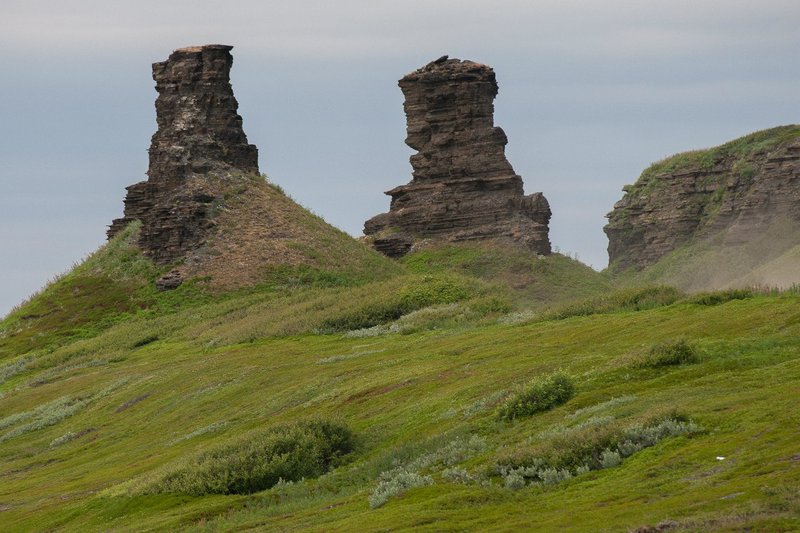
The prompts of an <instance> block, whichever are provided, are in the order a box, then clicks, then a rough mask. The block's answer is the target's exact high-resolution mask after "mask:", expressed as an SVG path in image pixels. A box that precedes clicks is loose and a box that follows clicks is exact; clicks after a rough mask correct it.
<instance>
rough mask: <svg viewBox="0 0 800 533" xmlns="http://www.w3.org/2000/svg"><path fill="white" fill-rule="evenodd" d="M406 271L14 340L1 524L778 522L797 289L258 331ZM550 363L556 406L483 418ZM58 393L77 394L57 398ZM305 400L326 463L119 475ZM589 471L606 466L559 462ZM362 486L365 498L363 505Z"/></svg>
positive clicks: (701, 525) (792, 450)
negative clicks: (561, 398)
mask: <svg viewBox="0 0 800 533" xmlns="http://www.w3.org/2000/svg"><path fill="white" fill-rule="evenodd" d="M425 275H434V274H408V275H406V276H405V277H400V278H398V279H397V280H388V281H383V282H380V283H379V284H377V285H375V284H367V285H360V286H342V285H341V284H338V283H333V284H330V283H328V282H323V283H321V284H320V283H316V282H315V283H311V286H308V287H305V288H296V287H288V288H287V287H273V288H271V289H269V290H265V291H264V292H263V293H262V292H253V293H248V294H243V295H240V296H239V297H237V298H235V299H225V300H224V301H221V302H208V303H201V304H196V305H194V306H190V307H188V308H185V309H183V310H177V311H175V312H172V313H169V314H167V315H164V316H156V315H147V314H144V315H139V316H129V317H128V318H127V319H125V320H121V321H119V322H116V323H114V324H111V325H109V326H108V327H106V328H105V329H103V330H102V331H100V332H99V333H98V334H97V335H95V336H94V337H91V338H88V337H84V338H70V339H69V340H68V341H66V342H65V343H63V344H61V345H57V346H52V347H51V349H50V350H46V351H34V352H31V353H32V354H34V357H33V359H32V360H31V361H28V362H25V363H22V364H20V361H21V359H19V356H17V357H16V358H12V359H10V360H9V361H10V362H13V363H14V364H17V365H18V366H17V367H16V369H15V370H14V372H11V375H10V377H9V378H8V379H7V380H6V382H5V383H3V384H2V385H0V393H1V394H3V398H2V404H1V405H2V411H0V419H1V420H9V418H10V422H8V423H7V424H8V425H7V426H6V428H5V429H3V430H2V433H3V434H7V432H9V431H13V430H14V428H21V427H25V426H26V425H28V424H31V423H32V422H34V421H36V420H40V419H41V420H46V421H47V423H41V424H37V425H36V426H30V427H29V428H28V429H26V430H25V431H20V432H18V434H15V435H13V436H12V437H9V438H7V439H6V440H5V441H4V442H3V443H2V446H0V464H2V471H3V473H4V483H3V484H2V487H0V503H1V504H2V505H3V508H4V509H5V510H4V511H2V518H3V523H4V527H5V528H6V529H8V530H12V531H13V530H47V529H56V528H58V529H64V530H81V531H87V530H88V531H93V530H108V529H115V530H120V531H126V530H137V531H138V530H165V529H170V530H180V529H187V530H195V529H207V530H210V531H216V530H230V529H248V528H262V529H263V528H266V529H271V528H275V529H299V530H303V529H315V530H319V529H327V530H348V529H349V530H368V531H369V530H385V529H423V530H426V529H427V530H441V529H458V530H463V529H468V530H478V529H487V528H496V527H497V526H498V524H502V528H503V529H508V530H519V529H532V528H539V529H557V528H563V527H572V528H574V529H576V530H586V531H592V530H596V525H597V524H598V523H602V524H604V525H605V527H607V528H608V529H609V530H628V529H632V528H635V527H637V526H640V525H645V524H650V525H653V524H656V523H658V522H661V521H664V520H674V521H676V522H677V523H678V524H679V526H680V527H683V528H685V529H689V530H698V529H699V530H704V529H705V530H707V529H725V528H728V529H742V528H746V527H749V528H752V529H760V530H765V529H766V530H777V531H780V530H787V531H788V530H792V529H796V528H797V527H798V526H800V524H798V521H797V516H798V514H797V511H798V507H799V506H800V494H798V487H800V473H799V471H798V470H797V468H795V467H794V466H793V465H794V464H795V462H796V459H793V457H795V456H796V454H797V449H796V437H797V435H796V427H797V425H798V423H800V419H798V415H797V412H796V409H795V408H794V398H795V397H796V393H797V390H796V389H797V382H798V380H799V379H800V340H798V339H800V314H799V313H798V309H799V308H800V305H799V304H800V296H798V295H796V294H794V293H785V294H777V293H776V294H760V293H755V294H753V295H752V296H750V297H748V298H745V299H736V298H733V299H726V298H719V299H720V300H725V301H719V302H716V301H715V305H703V304H702V303H701V302H685V301H680V300H678V301H675V302H673V303H666V302H665V301H659V302H658V305H644V306H637V305H632V306H630V307H627V308H619V309H616V310H613V311H609V312H599V313H592V314H588V315H585V316H571V317H564V318H560V319H558V320H555V319H542V320H538V321H533V322H527V323H520V324H511V325H504V324H498V323H493V322H492V321H488V322H478V323H473V324H472V325H470V326H469V327H464V326H459V327H445V328H442V329H438V330H432V331H431V330H423V331H418V332H410V333H407V334H405V335H378V336H375V337H368V338H358V337H347V336H342V335H318V334H314V333H313V332H312V330H313V327H311V328H308V327H303V328H299V329H297V330H292V331H296V333H292V334H291V335H289V336H284V335H283V334H281V333H280V332H279V330H280V328H279V327H278V328H276V329H271V328H273V327H274V325H273V324H272V322H271V321H272V320H278V319H279V318H280V317H279V315H280V312H281V310H283V312H284V313H288V314H295V315H296V316H295V318H293V319H292V320H299V319H298V318H297V317H299V316H302V315H304V314H311V315H314V314H315V313H317V314H316V315H314V316H316V317H317V319H319V318H321V317H323V316H326V315H325V313H326V311H325V309H328V308H329V307H330V306H332V307H333V308H334V310H340V309H343V308H345V307H346V306H348V305H350V303H349V302H342V300H344V299H346V297H345V295H348V294H349V295H360V296H357V297H356V296H351V298H353V299H357V298H361V297H367V296H369V297H374V298H375V299H376V301H377V300H378V299H380V298H381V297H387V295H392V294H394V295H397V294H404V292H403V291H404V290H407V288H408V287H409V286H411V285H409V283H411V280H414V279H418V278H417V277H415V276H425ZM434 276H435V277H436V279H451V278H448V277H447V276H448V275H447V274H446V273H444V272H442V273H440V274H439V275H438V277H437V275H434ZM442 276H443V277H442ZM419 279H421V278H419ZM458 279H461V278H458ZM466 279H469V278H466ZM473 279H476V278H473ZM477 287H478V290H483V289H481V287H482V286H477ZM354 291H355V292H354ZM359 291H363V292H359ZM445 293H446V291H445ZM423 294H424V291H423ZM431 301H436V300H435V299H434V300H431ZM620 301H623V300H622V299H621V300H620ZM626 301H627V300H626ZM461 304H462V303H461V301H456V302H453V303H451V304H447V305H461ZM358 305H361V304H360V303H353V306H354V308H356V307H358ZM341 306H345V307H341ZM317 307H319V308H321V310H320V309H317ZM293 309H295V310H293ZM273 310H274V311H273ZM273 313H274V314H273ZM253 316H257V317H260V318H259V320H263V323H262V324H261V329H258V328H256V329H253V330H248V328H244V329H242V328H243V326H242V324H243V323H249V322H248V321H251V320H253V318H252V317H253ZM267 318H269V320H267ZM313 322H314V321H313V320H310V321H309V322H304V324H312V323H313ZM250 326H252V323H250ZM250 326H248V327H250ZM230 328H232V329H233V330H234V331H233V332H231V331H230ZM244 331H259V333H258V334H249V335H243V332H244ZM237 332H238V333H237ZM270 332H271V333H270ZM226 334H227V336H226ZM679 337H684V338H686V339H687V342H690V343H692V344H693V345H695V346H697V347H698V349H701V350H702V353H703V357H702V358H700V359H699V360H698V361H697V362H696V363H694V364H691V365H677V366H670V367H669V368H663V367H660V368H649V367H644V368H642V367H638V366H632V365H631V364H630V362H631V360H632V357H635V354H638V353H642V352H643V351H647V350H648V349H649V347H651V346H653V345H655V344H657V343H659V342H662V341H663V340H664V339H669V338H679ZM212 341H213V342H212ZM558 370H563V371H564V372H567V373H569V375H571V376H573V378H572V379H573V380H574V383H575V394H574V396H573V397H572V398H571V399H570V400H569V402H567V403H562V404H560V405H555V406H554V407H553V408H552V409H550V410H547V411H542V412H538V413H536V414H533V415H532V416H527V417H523V418H517V419H515V420H514V422H505V421H501V420H498V419H497V415H496V412H497V411H496V410H497V408H498V406H499V405H500V404H501V403H502V402H503V400H504V398H506V397H508V394H510V392H511V390H512V389H513V387H514V384H515V383H522V382H527V381H530V380H532V379H535V378H537V377H539V376H546V375H549V374H552V373H553V372H556V371H558ZM16 372H19V373H16ZM73 399H80V400H78V401H80V402H82V403H81V404H80V408H79V409H74V412H73V410H72V409H71V407H70V406H74V405H78V404H75V403H71V402H72V401H73ZM67 411H70V412H69V413H68V416H63V417H62V416H61V415H60V414H59V413H62V412H64V413H66V412H67ZM676 411H677V412H678V413H680V415H679V416H680V417H684V418H679V419H678V420H687V419H691V421H692V422H693V423H694V424H696V425H697V426H701V427H702V428H705V431H704V432H701V433H692V434H681V433H680V432H673V433H668V432H666V429H664V428H662V429H663V433H664V435H667V434H669V435H672V436H667V437H665V438H659V439H656V440H655V441H653V442H652V445H650V444H648V445H647V446H644V445H641V447H639V448H637V450H636V451H635V453H634V452H630V450H633V448H631V447H626V446H628V445H627V444H625V442H628V441H629V442H630V443H632V444H636V445H637V446H639V445H640V444H642V443H644V442H648V443H649V442H650V441H649V440H648V441H646V440H636V439H635V438H634V436H635V435H640V437H641V435H644V434H645V433H646V432H647V431H649V432H650V433H647V434H648V435H649V434H651V433H653V432H662V429H659V430H655V429H652V428H656V427H661V426H658V424H660V423H661V422H658V421H664V420H667V419H673V420H675V419H674V416H675V415H674V414H673V413H675V412H676ZM44 413H52V415H53V416H50V417H49V418H47V417H44ZM309 417H313V418H320V419H328V418H336V419H337V420H341V421H342V422H343V423H344V424H346V425H347V426H348V427H349V428H350V429H351V430H352V432H353V434H354V435H355V438H356V441H357V446H355V448H353V451H352V452H351V453H350V454H349V455H348V456H347V462H346V463H340V462H334V463H331V465H332V466H333V468H332V469H331V470H330V471H328V472H327V473H322V475H319V473H320V472H324V470H322V471H317V472H315V473H314V474H313V476H318V477H314V478H313V479H312V477H313V476H311V475H306V476H305V477H306V479H305V480H300V479H299V478H298V479H296V480H295V481H294V482H288V481H284V482H281V483H278V484H277V485H274V486H273V487H272V488H266V489H265V490H258V489H260V488H261V487H260V486H259V487H255V488H254V489H253V490H257V492H255V493H253V494H249V495H248V494H245V495H240V494H228V495H218V494H207V495H176V494H164V493H161V492H160V491H155V492H157V493H156V494H141V493H138V492H136V491H131V490H129V487H130V486H131V484H132V483H134V484H135V483H137V482H138V481H139V480H143V479H146V480H151V479H157V480H158V479H161V480H163V479H164V478H160V477H159V476H161V475H163V474H164V473H166V472H175V471H181V468H187V467H186V466H185V465H198V464H204V463H203V461H196V460H195V459H194V458H197V457H204V455H203V454H207V453H216V452H215V451H217V450H230V449H238V448H237V446H239V444H237V443H241V442H242V441H243V440H247V438H248V437H247V436H248V435H259V434H262V433H263V432H266V433H269V432H270V431H273V430H276V429H275V428H281V427H284V425H285V424H291V423H293V421H295V420H298V419H307V418H309ZM670 417H673V418H670ZM653 421H654V422H653ZM4 423H5V422H4ZM636 428H639V429H636ZM648 428H650V429H648ZM635 431H639V432H640V433H638V434H636V433H635ZM632 432H633V433H632ZM642 432H645V433H642ZM653 434H654V433H653ZM659 434H661V433H659ZM640 437H636V438H640ZM648 438H649V437H648ZM641 439H645V437H641ZM566 443H573V445H571V446H567V445H566ZM581 443H583V444H581ZM637 443H638V444H637ZM632 444H631V445H632ZM626 450H627V451H626ZM606 452H607V453H606ZM615 453H616V454H618V455H619V462H618V464H617V463H616V461H615V456H614V455H613V454H615ZM604 454H605V455H604ZM717 457H724V458H725V459H724V460H717ZM537 458H538V459H539V460H542V461H548V462H547V465H546V466H542V465H540V467H538V468H537V470H536V473H535V476H534V475H531V476H530V477H525V476H524V475H522V474H520V475H521V476H522V477H523V481H524V483H523V485H522V486H512V485H513V484H514V482H513V480H512V481H511V482H508V481H507V478H509V471H506V477H504V476H503V473H502V472H501V470H500V469H499V468H498V465H505V466H506V467H507V468H521V467H525V468H530V466H531V465H532V464H534V463H533V462H531V461H532V460H533V459H537ZM587 458H591V461H589V460H588V459H587ZM604 461H605V462H604ZM536 464H538V463H536ZM603 464H605V465H606V466H611V465H613V464H617V466H614V467H613V468H602V469H594V467H592V468H589V470H586V471H584V470H581V471H580V472H579V471H578V468H579V467H583V466H587V467H588V466H592V465H594V466H597V465H600V466H602V465H603ZM564 469H567V470H568V472H569V476H566V475H564V473H563V472H564ZM403 472H405V473H403ZM525 472H533V471H525ZM525 472H523V473H525ZM278 477H281V476H278ZM531 481H534V483H533V484H531V483H530V482H531ZM381 483H384V485H381ZM537 483H538V484H537ZM269 484H272V481H270V483H268V484H267V485H266V486H268V485H269ZM379 487H380V489H379ZM514 488H516V489H517V490H512V489H514ZM144 492H147V491H144ZM150 492H153V491H150ZM185 492H193V493H197V492H194V491H190V490H186V491H185ZM200 492H208V491H200ZM212 492H213V491H212ZM223 492H224V491H223ZM229 492H230V491H229ZM244 492H250V490H247V491H244ZM375 494H377V495H378V496H374V497H373V501H374V502H376V503H377V502H379V501H381V504H380V505H372V507H371V505H370V496H371V495H375ZM384 496H386V497H385V498H384ZM521 509H525V512H521V511H520V510H521Z"/></svg>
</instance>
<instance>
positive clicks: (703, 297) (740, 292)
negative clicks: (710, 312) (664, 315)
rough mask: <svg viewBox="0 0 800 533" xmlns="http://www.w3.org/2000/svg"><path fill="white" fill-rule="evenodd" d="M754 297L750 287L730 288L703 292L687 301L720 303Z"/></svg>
mask: <svg viewBox="0 0 800 533" xmlns="http://www.w3.org/2000/svg"><path fill="white" fill-rule="evenodd" d="M752 297H753V291H751V290H750V289H729V290H726V291H715V292H703V293H699V294H695V295H694V296H692V297H690V298H687V299H686V303H690V304H695V305H719V304H723V303H725V302H730V301H731V300H745V299H747V298H752Z"/></svg>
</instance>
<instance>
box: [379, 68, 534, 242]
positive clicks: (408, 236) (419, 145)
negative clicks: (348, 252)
mask: <svg viewBox="0 0 800 533" xmlns="http://www.w3.org/2000/svg"><path fill="white" fill-rule="evenodd" d="M399 85H400V89H401V90H402V91H403V95H404V96H405V103H404V105H403V107H404V109H405V113H406V121H407V137H406V144H408V145H409V146H410V147H411V148H413V149H415V150H417V151H418V153H416V154H415V155H413V156H411V166H412V167H413V179H412V181H411V182H410V183H408V184H407V185H402V186H399V187H396V188H394V189H392V190H390V191H388V192H387V193H386V194H388V195H389V196H391V197H392V200H391V206H390V209H389V212H388V213H383V214H380V215H377V216H376V217H373V218H372V219H370V220H368V221H367V222H366V223H365V224H364V233H365V235H367V236H370V239H371V240H372V243H373V246H374V247H375V248H376V249H377V250H379V251H381V252H383V253H385V254H386V255H388V256H390V257H398V256H402V255H404V254H405V253H407V252H408V251H409V250H411V249H412V247H413V246H414V244H415V243H417V242H419V241H420V240H423V239H437V240H443V241H473V240H487V239H499V240H505V241H510V242H513V243H518V244H521V245H523V246H525V247H527V248H529V249H530V250H532V251H534V252H537V253H540V254H549V253H550V241H549V238H548V223H549V221H550V207H549V205H548V203H547V200H546V199H545V197H544V196H543V195H542V194H541V193H534V194H531V195H528V196H525V195H524V193H523V186H522V178H521V177H520V176H518V175H517V174H515V173H514V169H513V168H512V167H511V164H510V163H509V162H508V160H507V159H506V157H505V145H506V143H507V142H508V140H507V139H506V135H505V133H504V132H503V130H502V129H501V128H499V127H496V126H494V104H493V102H494V98H495V96H496V95H497V82H496V81H495V74H494V71H493V70H492V69H491V68H490V67H488V66H486V65H481V64H479V63H474V62H472V61H460V60H458V59H448V57H447V56H444V57H442V58H440V59H438V60H436V61H433V62H432V63H429V64H428V65H426V66H424V67H422V68H421V69H419V70H416V71H415V72H412V73H411V74H408V75H407V76H405V77H403V79H401V80H400V81H399Z"/></svg>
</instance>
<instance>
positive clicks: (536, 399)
mask: <svg viewBox="0 0 800 533" xmlns="http://www.w3.org/2000/svg"><path fill="white" fill-rule="evenodd" d="M574 395H575V385H574V383H573V382H572V378H570V377H569V376H567V375H566V374H562V373H558V374H553V375H550V376H545V377H539V378H535V379H533V380H531V381H529V382H528V383H527V384H526V385H524V386H522V387H520V388H519V390H517V391H516V392H515V393H513V394H511V396H509V397H508V399H506V401H505V402H503V404H501V405H500V408H499V410H498V413H497V414H498V416H499V417H500V418H501V419H503V420H514V419H515V418H520V417H524V416H530V415H533V414H536V413H539V412H541V411H547V410H549V409H552V408H553V407H556V406H558V405H561V404H563V403H565V402H567V401H568V400H569V399H570V398H572V397H573V396H574Z"/></svg>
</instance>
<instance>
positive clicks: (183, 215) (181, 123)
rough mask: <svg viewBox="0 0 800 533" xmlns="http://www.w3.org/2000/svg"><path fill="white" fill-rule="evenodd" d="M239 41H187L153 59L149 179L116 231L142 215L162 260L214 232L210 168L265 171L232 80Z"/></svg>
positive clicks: (149, 250) (134, 192)
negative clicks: (190, 44)
mask: <svg viewBox="0 0 800 533" xmlns="http://www.w3.org/2000/svg"><path fill="white" fill-rule="evenodd" d="M232 48H233V47H232V46H226V45H206V46H196V47H188V48H181V49H178V50H175V51H174V52H173V53H172V54H171V55H170V56H169V59H167V60H166V61H163V62H160V63H154V64H153V79H154V80H155V82H156V91H157V92H158V98H157V99H156V121H157V123H158V130H157V131H156V133H155V134H154V135H153V138H152V141H151V144H150V150H149V153H150V165H149V169H148V171H147V175H148V180H147V181H144V182H141V183H136V184H134V185H131V186H130V187H128V188H127V191H128V193H127V196H126V198H125V209H124V216H123V217H122V218H119V219H116V220H114V221H113V223H112V224H111V226H110V227H109V230H108V237H109V238H111V237H113V236H114V235H115V234H116V233H117V232H118V231H119V230H121V229H122V228H123V227H125V225H126V224H128V223H129V222H131V221H133V220H136V219H138V220H141V221H142V229H141V237H140V241H139V245H140V246H141V248H142V249H143V250H144V252H145V253H146V254H147V255H149V256H150V257H151V258H153V260H155V261H156V262H157V263H162V264H166V263H171V262H174V261H176V260H178V259H181V258H182V257H183V256H184V255H185V254H186V253H187V252H188V251H190V250H193V249H196V248H197V247H198V246H199V245H201V244H202V243H203V242H204V240H205V239H206V237H207V235H208V232H209V230H210V228H211V227H212V225H213V222H212V221H211V216H210V215H211V211H212V209H213V208H214V204H215V201H216V200H217V199H218V195H219V191H218V190H216V189H215V188H214V187H213V186H211V184H210V183H207V182H206V181H205V180H203V176H208V175H212V174H213V175H215V176H222V175H224V174H225V173H230V172H237V173H257V172H258V150H257V149H256V147H255V146H253V145H252V144H248V142H247V137H246V136H245V134H244V131H243V129H242V117H240V116H239V114H238V113H237V109H238V103H237V102H236V98H235V97H234V95H233V89H232V88H231V84H230V69H231V65H232V64H233V57H232V56H231V53H230V50H231V49H232Z"/></svg>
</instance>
